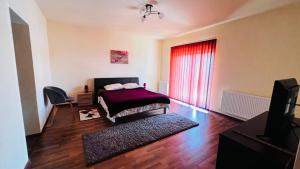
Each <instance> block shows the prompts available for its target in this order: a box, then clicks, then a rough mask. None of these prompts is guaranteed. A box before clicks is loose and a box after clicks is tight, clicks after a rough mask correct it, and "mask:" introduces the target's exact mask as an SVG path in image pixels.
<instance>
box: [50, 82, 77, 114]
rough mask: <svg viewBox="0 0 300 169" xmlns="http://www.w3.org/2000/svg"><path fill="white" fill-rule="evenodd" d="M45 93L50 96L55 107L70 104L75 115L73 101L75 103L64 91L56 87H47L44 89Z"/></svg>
mask: <svg viewBox="0 0 300 169" xmlns="http://www.w3.org/2000/svg"><path fill="white" fill-rule="evenodd" d="M44 93H45V94H46V95H47V96H48V98H49V100H50V103H51V104H53V105H54V106H56V105H58V104H63V103H69V104H70V107H71V111H72V113H73V105H72V101H74V99H73V98H72V97H69V96H68V95H67V93H66V92H65V91H64V90H62V89H60V88H58V87H54V86H47V87H44ZM73 116H74V114H73Z"/></svg>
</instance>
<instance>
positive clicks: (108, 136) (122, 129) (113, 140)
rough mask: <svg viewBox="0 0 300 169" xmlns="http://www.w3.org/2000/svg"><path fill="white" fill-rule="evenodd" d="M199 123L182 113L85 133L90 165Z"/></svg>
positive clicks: (85, 149)
mask: <svg viewBox="0 0 300 169" xmlns="http://www.w3.org/2000/svg"><path fill="white" fill-rule="evenodd" d="M198 125H199V124H198V123H196V122H194V121H191V120H189V119H187V118H185V117H182V116H180V115H178V114H175V113H171V114H162V115H157V116H152V117H148V118H144V119H141V120H136V121H132V122H128V123H123V124H119V125H116V126H113V127H110V128H107V129H104V130H101V131H98V132H94V133H90V134H85V135H83V146H84V153H85V158H86V163H87V164H88V165H90V164H94V163H96V162H100V161H103V160H106V159H108V158H111V157H113V156H115V155H118V154H120V153H123V152H127V151H130V150H133V149H135V148H138V147H140V146H143V145H146V144H149V143H151V142H154V141H157V140H159V139H162V138H165V137H167V136H170V135H173V134H176V133H179V132H181V131H183V130H186V129H189V128H192V127H195V126H198Z"/></svg>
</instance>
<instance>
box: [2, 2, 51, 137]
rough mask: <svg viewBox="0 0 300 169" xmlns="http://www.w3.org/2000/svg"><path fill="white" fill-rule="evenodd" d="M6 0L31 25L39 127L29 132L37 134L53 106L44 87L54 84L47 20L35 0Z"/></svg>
mask: <svg viewBox="0 0 300 169" xmlns="http://www.w3.org/2000/svg"><path fill="white" fill-rule="evenodd" d="M6 1H8V2H9V6H10V8H11V9H12V10H14V11H15V12H16V13H17V14H18V15H19V16H20V17H21V18H22V19H23V20H24V21H25V22H26V23H27V24H28V25H29V31H30V40H31V49H32V59H33V68H34V75H35V86H36V95H37V96H36V97H37V105H38V119H39V122H38V123H39V128H38V129H35V131H33V132H30V133H29V134H35V133H38V132H40V131H41V130H42V128H43V126H44V125H45V122H46V120H47V117H48V115H49V113H50V108H51V107H50V103H45V102H44V95H43V87H44V86H46V85H51V84H52V82H51V72H50V61H49V49H48V37H47V21H46V18H45V17H44V15H43V14H42V12H41V10H40V9H39V7H38V6H37V4H36V2H35V1H34V0H6Z"/></svg>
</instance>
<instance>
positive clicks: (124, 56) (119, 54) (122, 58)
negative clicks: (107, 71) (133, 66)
mask: <svg viewBox="0 0 300 169" xmlns="http://www.w3.org/2000/svg"><path fill="white" fill-rule="evenodd" d="M110 63H114V64H128V51H118V50H111V51H110Z"/></svg>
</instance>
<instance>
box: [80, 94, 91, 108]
mask: <svg viewBox="0 0 300 169" xmlns="http://www.w3.org/2000/svg"><path fill="white" fill-rule="evenodd" d="M77 103H78V106H79V107H81V106H91V105H93V92H87V93H85V92H81V93H78V94H77Z"/></svg>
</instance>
